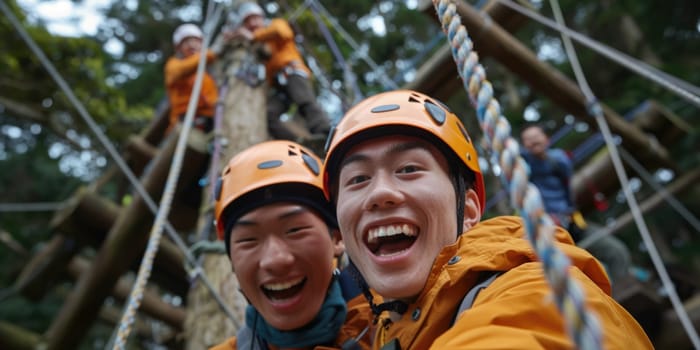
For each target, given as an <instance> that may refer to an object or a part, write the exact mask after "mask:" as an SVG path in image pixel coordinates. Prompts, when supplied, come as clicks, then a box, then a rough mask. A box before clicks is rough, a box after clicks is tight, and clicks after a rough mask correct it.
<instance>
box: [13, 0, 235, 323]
mask: <svg viewBox="0 0 700 350" xmlns="http://www.w3.org/2000/svg"><path fill="white" fill-rule="evenodd" d="M0 11H2V12H3V13H4V14H5V16H6V17H7V18H8V20H9V21H10V23H11V24H12V26H13V27H14V28H15V31H16V32H17V34H18V35H19V36H20V37H21V38H22V40H23V41H24V42H25V44H26V45H27V46H28V47H29V49H30V50H31V51H32V52H33V53H34V55H35V56H36V57H37V58H38V59H39V61H40V62H41V64H42V65H43V66H44V69H46V71H47V72H48V73H49V75H50V76H51V78H52V79H53V80H54V81H55V82H56V84H57V85H58V86H59V87H60V88H61V90H62V91H63V93H64V94H65V95H66V98H68V100H69V101H70V102H71V104H72V105H73V106H74V107H75V109H76V111H77V112H78V114H79V115H80V116H81V118H83V120H84V121H85V123H86V124H87V125H88V127H89V129H90V130H91V131H92V132H93V133H94V134H95V136H96V137H97V139H98V140H99V141H100V143H101V144H102V146H103V147H104V148H105V150H106V151H107V153H109V155H110V156H111V157H112V159H113V160H114V162H115V163H116V164H117V166H118V167H119V169H120V170H121V171H122V172H123V173H124V175H125V176H126V177H127V179H128V180H129V182H130V183H131V185H132V186H134V189H135V190H136V192H137V193H138V194H139V195H140V196H141V198H142V199H143V201H144V202H145V203H146V206H148V208H149V210H150V211H151V212H152V213H154V214H155V213H156V212H157V211H158V207H157V206H156V204H155V202H154V201H153V198H151V196H150V194H148V192H147V191H146V190H145V189H144V187H143V185H142V184H141V182H140V181H139V180H138V178H137V177H136V175H135V174H134V173H133V172H132V171H131V169H130V168H129V166H128V165H127V164H126V162H125V161H124V159H123V158H122V157H121V155H120V154H119V153H118V152H117V150H116V148H115V147H114V145H112V143H111V142H110V141H109V139H108V138H107V136H106V135H105V134H104V132H103V131H102V129H100V127H99V126H98V125H97V123H96V122H95V120H94V119H93V118H92V117H91V116H90V114H89V113H88V112H87V110H86V109H85V106H84V105H83V104H82V103H81V102H80V101H79V100H78V98H77V97H76V96H75V94H74V93H73V91H72V89H71V88H70V86H69V85H68V83H67V82H66V81H65V79H63V77H62V76H61V75H60V73H58V71H57V70H56V68H55V67H54V66H53V64H52V63H51V61H50V60H49V59H48V58H47V57H46V54H44V52H43V51H42V50H41V48H39V46H38V45H37V44H36V42H35V41H34V40H33V39H32V37H31V36H30V35H29V34H28V33H27V31H26V30H25V29H24V28H23V27H22V24H21V23H20V22H19V20H18V19H17V18H16V17H15V16H14V14H13V13H12V11H11V10H10V8H9V7H8V6H7V5H6V4H5V2H4V1H3V0H0ZM165 229H166V232H167V233H168V237H170V239H172V240H173V242H174V243H175V244H176V245H177V247H178V248H179V249H180V251H182V252H183V254H184V256H185V258H186V259H187V261H188V262H189V263H190V264H192V265H193V266H197V268H196V269H194V270H193V271H192V276H191V277H193V278H200V279H201V280H202V282H203V283H204V284H205V285H206V286H207V288H208V289H209V291H210V292H211V293H212V295H213V297H214V298H215V300H216V301H217V303H218V304H219V306H220V307H221V308H222V310H224V312H225V313H226V315H227V316H228V317H229V318H230V319H231V320H232V321H233V322H234V324H235V325H236V326H237V327H238V326H239V323H240V322H239V321H238V319H237V317H236V316H235V315H234V314H233V312H232V311H231V309H230V308H229V307H228V305H226V303H225V302H224V301H223V298H221V296H220V295H219V294H218V292H217V291H216V289H214V287H213V285H212V283H211V281H209V279H208V278H207V276H206V275H205V274H204V273H203V271H202V269H201V267H200V266H199V265H197V261H196V259H195V258H194V257H193V256H192V254H190V252H189V249H188V247H187V245H186V244H185V243H184V242H183V241H182V239H181V238H180V236H179V235H178V234H177V232H176V231H175V229H174V228H173V227H172V225H171V224H170V223H169V222H167V221H166V223H165Z"/></svg>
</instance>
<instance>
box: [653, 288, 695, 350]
mask: <svg viewBox="0 0 700 350" xmlns="http://www.w3.org/2000/svg"><path fill="white" fill-rule="evenodd" d="M683 307H684V308H685V310H686V312H687V313H688V317H689V318H690V321H691V322H692V324H693V327H694V328H695V329H696V330H697V329H700V294H695V296H693V297H692V298H690V299H688V300H686V301H685V302H684V303H683ZM654 345H655V346H656V348H657V349H692V348H693V344H692V343H691V342H690V338H688V334H687V333H686V332H685V329H684V328H683V327H682V325H681V322H680V319H679V318H678V314H677V313H676V312H675V310H673V309H669V310H666V312H665V313H664V315H663V317H662V323H661V330H660V334H659V335H658V337H657V339H656V342H655V343H654Z"/></svg>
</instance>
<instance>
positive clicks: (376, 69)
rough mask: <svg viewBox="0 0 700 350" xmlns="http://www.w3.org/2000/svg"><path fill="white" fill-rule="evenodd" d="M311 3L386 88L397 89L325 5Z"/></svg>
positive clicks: (315, 2) (314, 1) (316, 2)
mask: <svg viewBox="0 0 700 350" xmlns="http://www.w3.org/2000/svg"><path fill="white" fill-rule="evenodd" d="M311 1H312V2H313V3H314V4H315V5H316V6H317V7H318V9H319V10H321V13H323V15H324V16H326V18H328V22H330V23H331V25H332V26H333V28H334V29H335V30H336V31H337V32H338V34H340V36H341V37H343V40H345V41H346V42H347V43H348V44H349V45H350V46H351V47H352V49H353V50H354V51H355V53H357V54H358V55H359V56H360V58H361V59H362V60H363V61H365V63H367V64H368V65H369V66H370V67H371V68H372V70H373V71H374V72H375V73H379V76H380V78H381V80H382V83H383V84H384V85H385V87H389V88H391V89H397V88H398V85H396V83H395V82H394V81H393V80H391V78H390V77H389V76H388V75H387V74H386V72H385V71H384V69H382V68H380V67H379V66H378V65H377V63H376V62H374V60H373V59H372V58H371V57H369V56H367V55H366V54H364V53H363V52H364V50H362V49H361V48H360V45H358V44H357V42H356V41H355V40H354V39H353V38H352V36H350V34H348V32H346V31H345V29H343V27H342V26H341V25H340V24H339V23H338V21H337V20H336V19H335V17H333V16H331V14H330V13H328V10H326V8H325V7H323V4H321V3H320V2H318V1H316V0H311Z"/></svg>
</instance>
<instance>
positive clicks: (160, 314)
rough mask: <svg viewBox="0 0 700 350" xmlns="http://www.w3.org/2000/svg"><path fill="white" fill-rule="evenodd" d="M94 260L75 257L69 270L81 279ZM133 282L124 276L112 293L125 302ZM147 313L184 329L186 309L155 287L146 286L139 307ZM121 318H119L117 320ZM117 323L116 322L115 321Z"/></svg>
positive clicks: (172, 325)
mask: <svg viewBox="0 0 700 350" xmlns="http://www.w3.org/2000/svg"><path fill="white" fill-rule="evenodd" d="M91 263H92V262H91V261H88V260H87V259H85V258H81V257H74V258H73V260H71V262H70V264H69V265H68V271H69V273H70V275H71V276H72V277H73V278H74V279H76V280H77V279H79V278H80V276H81V275H82V274H83V273H85V272H86V271H88V270H89V269H90V264H91ZM132 288H133V282H131V281H128V280H127V279H126V278H124V277H122V278H120V279H119V280H118V281H117V284H116V285H115V286H114V290H113V291H112V295H113V296H114V297H115V298H116V299H117V300H119V301H121V302H125V301H126V300H127V299H128V298H129V294H130V293H131V289H132ZM139 310H140V311H141V312H143V313H144V314H146V315H149V316H151V317H153V318H155V319H157V320H160V321H163V322H164V323H166V324H167V325H169V326H170V327H172V328H174V329H175V330H178V331H180V330H182V327H183V325H184V322H185V310H184V309H183V308H180V307H177V306H173V305H171V304H168V303H166V302H165V301H163V299H162V298H161V296H160V295H159V293H158V292H157V291H155V290H154V289H153V288H146V290H145V292H144V293H143V300H142V301H141V308H140V309H139ZM118 320H119V318H117V321H118ZM115 323H116V322H115Z"/></svg>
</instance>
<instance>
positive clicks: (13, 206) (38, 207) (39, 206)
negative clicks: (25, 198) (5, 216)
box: [0, 202, 64, 213]
mask: <svg viewBox="0 0 700 350" xmlns="http://www.w3.org/2000/svg"><path fill="white" fill-rule="evenodd" d="M63 204H64V203H63V202H36V203H0V213H12V212H28V211H56V210H58V209H59V208H61V206H63Z"/></svg>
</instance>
